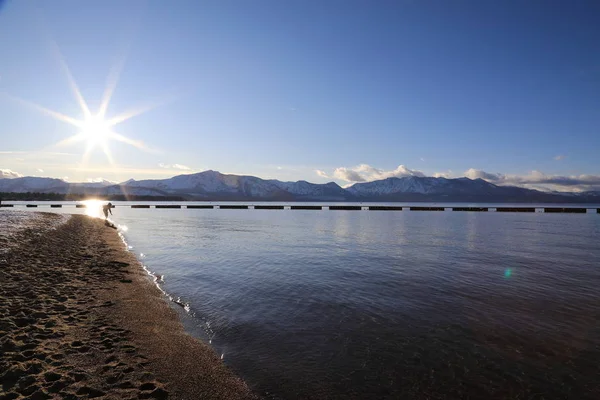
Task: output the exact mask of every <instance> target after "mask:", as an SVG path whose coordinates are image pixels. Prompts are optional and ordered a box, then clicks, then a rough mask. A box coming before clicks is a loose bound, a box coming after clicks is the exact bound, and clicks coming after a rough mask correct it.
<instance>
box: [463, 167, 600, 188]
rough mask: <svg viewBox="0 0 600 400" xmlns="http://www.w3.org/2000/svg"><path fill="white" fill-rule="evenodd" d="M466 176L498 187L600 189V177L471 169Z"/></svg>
mask: <svg viewBox="0 0 600 400" xmlns="http://www.w3.org/2000/svg"><path fill="white" fill-rule="evenodd" d="M465 176H466V177H467V178H471V179H477V178H481V179H483V180H486V181H488V182H491V183H493V184H496V185H509V186H523V187H532V188H533V187H534V188H538V189H552V190H566V191H585V190H599V189H600V175H587V174H583V175H569V176H565V175H548V174H545V173H543V172H540V171H531V172H530V173H529V174H527V175H505V174H500V173H489V172H485V171H482V170H478V169H473V168H471V169H469V170H467V171H466V172H465Z"/></svg>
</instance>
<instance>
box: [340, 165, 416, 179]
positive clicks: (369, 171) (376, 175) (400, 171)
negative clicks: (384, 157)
mask: <svg viewBox="0 0 600 400" xmlns="http://www.w3.org/2000/svg"><path fill="white" fill-rule="evenodd" d="M405 176H425V174H424V173H423V172H421V171H417V170H414V169H409V168H407V167H405V166H404V165H399V166H398V168H396V169H394V170H384V169H379V168H375V167H372V166H370V165H368V164H360V165H358V166H356V167H352V168H346V167H339V168H336V169H335V171H333V177H334V178H336V179H340V180H343V181H346V182H370V181H376V180H380V179H386V178H392V177H396V178H401V177H405Z"/></svg>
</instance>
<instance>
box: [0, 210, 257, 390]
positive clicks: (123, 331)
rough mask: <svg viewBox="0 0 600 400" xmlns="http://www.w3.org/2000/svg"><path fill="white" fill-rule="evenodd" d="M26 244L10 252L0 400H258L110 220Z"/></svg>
mask: <svg viewBox="0 0 600 400" xmlns="http://www.w3.org/2000/svg"><path fill="white" fill-rule="evenodd" d="M48 218H52V217H50V216H49V217H48ZM16 238H18V240H19V243H18V245H17V246H14V247H12V248H11V249H9V251H7V252H5V253H3V254H0V399H32V400H33V399H36V400H38V399H82V398H98V399H167V398H170V399H251V398H255V396H254V395H253V394H252V393H251V391H250V390H249V389H248V387H247V386H246V384H245V383H244V382H243V381H242V380H241V379H239V378H238V377H236V376H235V375H234V374H233V373H232V372H231V371H230V370H229V369H228V368H227V367H226V366H225V365H224V364H223V363H222V362H221V360H220V359H219V357H218V356H217V355H216V354H215V353H214V352H213V350H212V349H211V348H210V347H209V346H208V345H206V344H204V343H202V342H200V341H198V340H197V339H194V338H192V337H191V336H189V335H188V334H186V333H185V332H184V330H183V326H182V324H181V323H180V321H179V318H178V316H177V313H176V311H175V310H173V309H172V308H171V307H170V306H169V304H168V303H167V302H166V301H165V299H164V297H163V295H162V293H161V292H160V291H159V290H158V288H157V287H156V286H155V285H154V284H153V283H152V282H151V281H150V279H149V278H148V276H147V274H146V273H145V272H144V270H143V269H142V267H141V265H140V264H139V262H138V261H137V260H136V258H135V257H134V256H133V254H131V253H130V252H127V251H126V250H125V248H124V245H123V242H122V241H121V239H120V238H119V236H118V235H117V233H116V231H115V230H114V229H111V228H109V227H106V226H105V225H104V223H103V221H101V220H98V219H92V218H89V217H85V216H72V217H71V218H70V219H69V221H68V222H66V223H65V224H63V225H60V226H59V227H58V228H56V229H54V230H49V231H46V232H43V233H42V234H39V232H36V230H35V229H28V230H25V231H23V232H21V233H20V234H19V235H17V236H16Z"/></svg>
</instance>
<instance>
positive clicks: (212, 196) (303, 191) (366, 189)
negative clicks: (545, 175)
mask: <svg viewBox="0 0 600 400" xmlns="http://www.w3.org/2000/svg"><path fill="white" fill-rule="evenodd" d="M0 192H13V193H26V192H41V193H59V194H86V195H90V196H94V195H95V196H123V197H125V198H129V197H139V196H152V197H157V198H160V197H167V196H168V197H174V196H177V197H179V198H182V199H186V200H205V201H224V200H229V201H238V200H240V201H241V200H252V201H348V202H352V201H385V202H396V201H415V202H416V201H444V202H515V203H521V202H523V203H533V202H537V203H541V202H571V203H572V202H588V203H589V202H598V203H600V192H584V193H561V192H542V191H538V190H532V189H525V188H519V187H514V186H497V185H494V184H492V183H489V182H487V181H485V180H483V179H469V178H455V179H448V178H434V177H417V176H408V177H402V178H395V177H392V178H386V179H382V180H379V181H373V182H364V183H355V184H354V185H352V186H350V187H348V188H345V189H344V188H342V187H340V186H339V185H338V184H337V183H335V182H329V183H325V184H317V183H310V182H306V181H297V182H282V181H279V180H276V179H269V180H266V179H261V178H258V177H255V176H245V175H231V174H222V173H220V172H217V171H212V170H209V171H204V172H199V173H196V174H187V175H178V176H174V177H172V178H168V179H146V180H139V181H136V180H134V179H129V180H128V181H125V182H122V183H120V184H114V183H111V182H108V181H102V182H88V183H85V182H84V183H69V182H66V181H64V180H61V179H54V178H39V177H19V178H4V179H0Z"/></svg>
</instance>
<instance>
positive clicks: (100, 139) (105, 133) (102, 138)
mask: <svg viewBox="0 0 600 400" xmlns="http://www.w3.org/2000/svg"><path fill="white" fill-rule="evenodd" d="M81 133H82V135H83V137H84V140H86V141H87V144H88V146H89V147H94V146H96V145H103V144H106V142H107V140H108V139H109V138H110V136H111V132H110V129H109V127H108V124H107V123H106V121H104V119H103V118H101V117H100V116H97V115H96V116H89V117H88V118H87V119H86V120H85V121H84V123H83V129H82V131H81Z"/></svg>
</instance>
